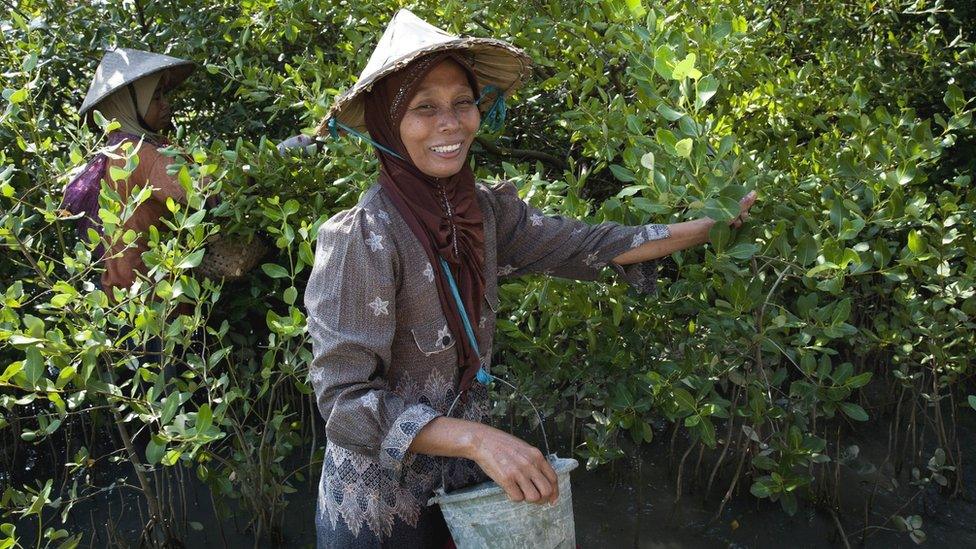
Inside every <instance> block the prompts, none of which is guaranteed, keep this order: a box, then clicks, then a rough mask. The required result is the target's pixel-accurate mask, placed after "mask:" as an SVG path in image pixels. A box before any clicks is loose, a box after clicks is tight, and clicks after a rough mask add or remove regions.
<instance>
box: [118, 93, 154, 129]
mask: <svg viewBox="0 0 976 549" xmlns="http://www.w3.org/2000/svg"><path fill="white" fill-rule="evenodd" d="M126 87H127V88H129V97H131V98H132V106H133V107H135V108H136V122H138V123H139V125H140V126H142V129H144V130H146V131H147V132H149V133H156V132H157V131H158V130H156V129H155V128H152V127H150V126H149V124H147V123H146V120H145V119H144V118H143V117H142V111H141V110H140V109H139V100H138V99H136V88H135V86H133V85H132V84H128V85H127V86H126Z"/></svg>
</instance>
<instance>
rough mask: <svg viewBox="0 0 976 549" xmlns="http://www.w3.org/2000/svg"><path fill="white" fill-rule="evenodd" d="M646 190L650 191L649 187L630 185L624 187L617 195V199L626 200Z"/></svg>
mask: <svg viewBox="0 0 976 549" xmlns="http://www.w3.org/2000/svg"><path fill="white" fill-rule="evenodd" d="M644 189H650V186H648V185H630V186H629V187H624V188H623V189H621V190H620V192H619V193H617V198H626V197H628V196H634V195H635V194H637V193H639V192H641V191H643V190H644Z"/></svg>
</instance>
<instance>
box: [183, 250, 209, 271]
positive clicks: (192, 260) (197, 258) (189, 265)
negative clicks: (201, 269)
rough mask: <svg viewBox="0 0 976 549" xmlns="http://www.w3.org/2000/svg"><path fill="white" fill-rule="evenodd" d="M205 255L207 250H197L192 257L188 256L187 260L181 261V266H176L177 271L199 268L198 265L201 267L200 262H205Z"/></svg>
mask: <svg viewBox="0 0 976 549" xmlns="http://www.w3.org/2000/svg"><path fill="white" fill-rule="evenodd" d="M204 253H206V250H204V249H203V248H200V249H199V250H197V251H195V252H193V253H191V254H190V255H188V256H186V259H184V260H183V261H181V262H180V264H179V265H177V266H176V268H177V269H193V268H194V267H197V266H198V265H200V262H201V261H203V254H204Z"/></svg>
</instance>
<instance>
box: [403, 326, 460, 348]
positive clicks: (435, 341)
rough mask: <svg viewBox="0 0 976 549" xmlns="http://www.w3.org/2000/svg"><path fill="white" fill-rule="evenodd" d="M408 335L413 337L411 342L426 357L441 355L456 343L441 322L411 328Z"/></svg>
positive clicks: (452, 335) (448, 329)
mask: <svg viewBox="0 0 976 549" xmlns="http://www.w3.org/2000/svg"><path fill="white" fill-rule="evenodd" d="M410 333H411V334H412V335H413V341H414V343H415V344H416V345H417V348H418V349H420V352H422V353H424V355H426V356H432V355H436V354H439V353H442V352H444V351H446V350H448V349H450V348H452V347H454V344H455V343H456V342H455V340H454V334H452V333H451V330H450V328H448V327H447V323H446V322H443V321H442V322H438V323H435V324H428V325H425V326H418V327H416V328H411V329H410Z"/></svg>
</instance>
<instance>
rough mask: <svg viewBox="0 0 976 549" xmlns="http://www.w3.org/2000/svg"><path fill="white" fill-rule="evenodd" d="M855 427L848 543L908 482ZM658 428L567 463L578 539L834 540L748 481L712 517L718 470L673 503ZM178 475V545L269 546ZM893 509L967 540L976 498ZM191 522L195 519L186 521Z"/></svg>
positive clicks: (825, 518)
mask: <svg viewBox="0 0 976 549" xmlns="http://www.w3.org/2000/svg"><path fill="white" fill-rule="evenodd" d="M855 435H857V436H856V437H852V438H854V439H860V440H861V441H862V442H861V443H860V447H861V449H860V452H861V457H860V465H859V466H858V467H844V468H842V484H843V485H844V486H845V491H844V493H843V498H842V501H841V510H842V512H841V514H840V519H841V522H842V523H843V525H844V527H845V530H846V534H847V537H848V539H849V541H850V543H851V545H852V546H855V547H856V546H860V541H861V536H860V534H859V533H858V530H860V529H861V528H862V527H863V525H864V517H865V516H867V517H868V521H869V523H870V524H882V523H884V522H885V520H886V519H887V518H888V517H889V516H890V515H891V514H892V513H894V512H895V511H896V510H898V508H899V507H900V506H901V505H902V504H903V503H904V502H905V501H906V500H907V497H908V494H910V493H914V491H915V489H914V488H912V489H911V490H909V488H910V487H908V486H907V484H905V483H901V485H900V486H899V488H898V489H895V488H892V485H891V484H890V483H889V482H886V478H887V477H890V476H891V475H893V471H892V470H891V468H890V467H888V466H886V465H884V464H881V466H880V467H875V470H873V471H872V470H871V467H865V466H864V464H865V463H869V464H870V462H871V460H875V462H876V463H880V462H881V460H882V459H883V457H882V453H883V451H884V443H883V441H882V440H872V437H873V436H875V433H874V432H873V431H871V430H869V429H868V430H866V431H865V432H864V433H855ZM965 436H966V437H967V438H965V439H964V440H969V441H973V442H976V438H974V437H976V432H970V431H967V432H966V433H965ZM665 438H666V437H659V438H658V439H656V440H655V442H654V443H652V444H650V445H647V446H646V447H645V448H644V449H642V450H641V452H640V455H639V456H631V457H630V458H627V459H623V460H620V461H618V462H616V463H615V464H614V465H613V466H612V467H609V466H604V467H601V468H598V469H596V470H593V471H586V470H585V469H583V468H581V469H577V471H576V472H574V473H573V477H572V478H573V503H574V510H575V517H576V530H577V541H578V543H579V546H580V547H583V548H590V547H597V548H603V547H612V548H617V547H642V548H644V547H646V548H699V547H706V548H707V547H735V548H747V547H750V548H751V547H755V548H763V547H811V548H819V547H825V548H826V547H843V540H842V539H841V536H839V535H838V533H837V528H836V526H835V522H834V519H833V517H831V516H830V515H829V514H827V513H823V512H819V511H816V510H814V509H812V508H811V507H809V506H804V505H803V504H801V506H800V510H799V511H798V512H797V513H796V515H795V516H792V517H790V516H788V515H786V514H785V513H784V512H783V511H782V510H781V509H780V507H779V505H778V504H772V503H769V502H762V501H757V500H756V499H755V498H753V497H751V496H750V495H749V494H748V486H747V485H746V486H742V487H740V489H739V491H738V492H737V494H736V495H735V496H734V497H733V498H732V499H731V501H730V502H729V504H728V505H727V506H726V508H725V510H724V511H723V512H722V513H721V514H719V516H718V517H717V518H716V519H715V520H713V516H714V515H715V512H716V510H717V508H718V503H719V499H720V498H721V494H722V493H724V491H725V489H726V487H727V480H724V481H723V482H718V483H716V487H714V488H713V493H712V494H711V496H710V497H709V498H707V499H706V498H704V497H703V495H702V493H701V492H702V488H701V487H700V486H696V483H695V482H694V480H693V479H689V480H686V481H685V482H684V483H683V486H682V492H683V495H682V497H681V499H680V500H679V501H678V502H677V503H676V502H675V492H676V489H677V486H676V480H675V478H676V475H675V470H674V464H673V463H671V461H670V460H669V454H668V448H667V444H666V443H665V442H664V441H665ZM566 446H567V445H565V444H560V443H559V442H558V441H556V443H555V444H554V447H555V448H556V449H557V453H560V454H562V455H566V454H567V453H568V452H567V450H568V448H567V447H566ZM968 454H969V455H967V460H968V463H974V462H976V445H974V448H973V449H971V450H970V451H969V452H968ZM297 455H305V456H307V455H308V453H307V450H306V451H300V452H297ZM691 461H693V460H691ZM638 464H639V467H638ZM300 465H301V464H300V463H297V464H296V466H300ZM968 469H970V470H968V471H967V473H968V474H967V475H966V478H972V477H973V476H976V470H972V469H976V468H972V467H969V468H968ZM638 471H639V472H638ZM858 471H859V472H858ZM903 476H904V475H903ZM182 477H183V478H182V487H183V489H184V490H185V492H186V494H185V497H184V498H177V499H185V501H186V508H185V510H182V509H181V510H180V515H182V516H185V517H186V521H187V526H186V531H185V532H183V534H182V538H183V539H184V540H185V543H186V546H187V547H235V548H242V547H255V546H257V547H267V546H270V544H269V543H266V542H263V541H262V542H260V543H258V544H255V541H254V539H253V537H252V535H251V534H250V533H249V532H248V531H247V521H248V518H247V517H246V516H245V515H244V514H242V513H238V514H237V516H234V517H231V518H228V519H225V520H218V519H217V517H216V515H215V513H214V510H213V506H212V504H211V500H210V494H209V492H208V489H207V488H206V486H204V485H202V484H201V483H200V482H199V481H197V480H196V478H195V476H194V475H192V474H185V475H182ZM879 479H880V480H881V481H882V482H879ZM120 480H121V479H120ZM315 481H316V478H315V475H312V478H310V479H308V480H307V481H306V482H305V483H303V484H301V485H299V486H297V488H298V492H296V493H294V494H291V495H290V497H289V503H288V507H287V510H286V512H285V517H284V535H285V541H284V543H283V544H282V546H285V547H312V546H313V544H314V541H315V536H314V526H313V517H314V512H315V500H316V494H315V484H316V482H315ZM130 482H131V481H130ZM171 482H172V485H174V486H175V485H177V484H179V483H180V482H181V479H179V478H175V477H174V478H172V479H171ZM876 486H884V487H886V488H880V489H879V488H876ZM966 491H967V492H968V493H969V494H976V482H974V481H970V482H969V485H967V486H966ZM872 492H874V494H875V497H874V504H873V505H872V506H871V507H870V508H869V509H867V510H865V507H864V501H865V500H866V499H867V498H868V496H870V494H871V493H872ZM177 505H178V503H177ZM178 506H179V505H178ZM901 514H903V515H908V514H921V515H923V518H924V521H925V525H924V526H923V530H924V531H925V532H926V534H927V536H928V542H927V543H926V544H925V546H928V547H953V548H955V547H976V504H974V502H973V501H971V500H968V499H967V498H966V497H963V498H956V499H953V500H948V499H946V498H944V497H943V496H941V495H939V494H938V492H937V491H936V490H934V489H932V490H928V491H926V492H925V493H924V494H922V495H921V496H920V497H918V498H916V500H915V501H914V503H912V504H910V505H909V506H908V507H906V508H905V510H904V511H902V512H901ZM144 516H145V511H144V510H142V509H141V508H140V504H139V499H138V497H137V495H136V494H135V492H134V491H132V490H119V489H116V490H113V491H110V492H106V493H105V494H103V495H102V496H100V497H99V498H96V499H95V500H93V501H89V502H85V503H82V504H79V505H77V506H76V507H75V509H74V511H73V512H72V518H71V519H69V522H68V524H67V525H65V526H63V527H65V528H67V529H68V530H69V531H72V532H78V531H83V532H85V534H86V537H85V539H84V541H83V546H87V547H106V546H109V545H129V546H136V545H137V540H138V537H139V532H140V530H141V527H142V525H143V524H144ZM190 523H196V524H195V525H192V526H191V525H190ZM51 525H54V524H51ZM35 527H36V524H33V523H22V524H21V525H20V527H19V528H18V530H19V532H20V533H21V534H26V533H28V532H30V531H31V530H32V529H33V528H35ZM59 527H61V526H60V525H59ZM28 537H29V535H28ZM21 542H22V543H23V544H24V545H25V546H30V545H33V540H32V539H26V538H25V539H22V540H21ZM864 546H866V547H879V548H882V547H883V548H887V547H915V545H914V544H913V543H912V542H911V541H910V539H909V538H908V536H907V535H906V534H905V533H902V532H898V531H895V530H894V528H893V525H892V524H888V526H887V529H883V530H878V531H875V532H874V533H873V534H872V535H871V536H870V537H868V538H867V539H866V540H865V545H864Z"/></svg>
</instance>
